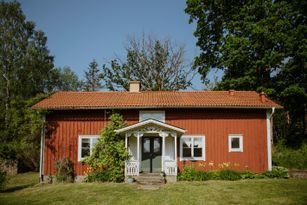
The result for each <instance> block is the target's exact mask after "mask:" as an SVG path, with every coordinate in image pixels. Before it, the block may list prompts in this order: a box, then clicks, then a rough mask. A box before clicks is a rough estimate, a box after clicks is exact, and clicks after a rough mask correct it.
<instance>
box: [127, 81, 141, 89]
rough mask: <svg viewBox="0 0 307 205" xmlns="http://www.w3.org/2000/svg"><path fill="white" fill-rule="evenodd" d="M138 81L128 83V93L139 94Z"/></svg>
mask: <svg viewBox="0 0 307 205" xmlns="http://www.w3.org/2000/svg"><path fill="white" fill-rule="evenodd" d="M140 84H141V83H140V81H137V80H132V81H130V82H129V92H140Z"/></svg>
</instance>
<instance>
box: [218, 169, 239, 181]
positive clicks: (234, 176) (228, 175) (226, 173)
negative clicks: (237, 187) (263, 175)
mask: <svg viewBox="0 0 307 205" xmlns="http://www.w3.org/2000/svg"><path fill="white" fill-rule="evenodd" d="M219 176H220V179H222V180H230V181H234V180H239V179H241V174H240V172H237V171H234V170H228V169H226V170H221V171H219Z"/></svg>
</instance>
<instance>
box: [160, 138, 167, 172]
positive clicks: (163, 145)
mask: <svg viewBox="0 0 307 205" xmlns="http://www.w3.org/2000/svg"><path fill="white" fill-rule="evenodd" d="M160 136H161V137H162V166H161V168H162V171H164V158H165V137H166V136H167V133H162V134H161V135H160Z"/></svg>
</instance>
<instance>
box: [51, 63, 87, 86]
mask: <svg viewBox="0 0 307 205" xmlns="http://www.w3.org/2000/svg"><path fill="white" fill-rule="evenodd" d="M53 75H54V82H53V85H54V89H55V90H56V91H80V90H81V89H82V82H81V81H80V80H79V78H78V76H77V74H76V73H75V72H74V71H73V70H71V69H70V67H68V66H65V67H64V68H57V69H54V72H53Z"/></svg>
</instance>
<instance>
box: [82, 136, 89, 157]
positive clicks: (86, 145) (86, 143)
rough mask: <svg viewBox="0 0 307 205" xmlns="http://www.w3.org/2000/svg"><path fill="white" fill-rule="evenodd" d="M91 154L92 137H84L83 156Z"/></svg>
mask: <svg viewBox="0 0 307 205" xmlns="http://www.w3.org/2000/svg"><path fill="white" fill-rule="evenodd" d="M87 156H90V139H82V145H81V157H82V158H83V157H87Z"/></svg>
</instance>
